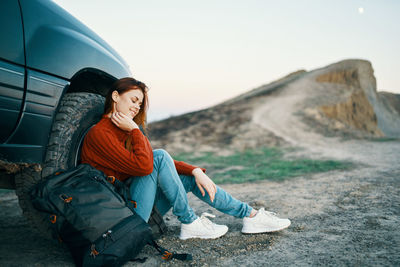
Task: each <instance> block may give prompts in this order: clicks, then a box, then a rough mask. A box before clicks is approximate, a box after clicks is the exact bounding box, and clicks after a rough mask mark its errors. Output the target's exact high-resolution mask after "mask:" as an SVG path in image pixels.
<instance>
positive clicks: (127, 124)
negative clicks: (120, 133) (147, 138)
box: [111, 112, 139, 132]
mask: <svg viewBox="0 0 400 267" xmlns="http://www.w3.org/2000/svg"><path fill="white" fill-rule="evenodd" d="M111 121H112V122H113V123H114V124H115V125H116V126H117V127H118V128H120V129H121V130H124V131H128V132H130V131H132V130H133V129H135V128H138V129H139V126H138V125H137V124H136V122H134V121H133V120H132V119H131V118H129V117H128V116H126V115H125V114H124V113H122V112H114V113H113V114H112V115H111Z"/></svg>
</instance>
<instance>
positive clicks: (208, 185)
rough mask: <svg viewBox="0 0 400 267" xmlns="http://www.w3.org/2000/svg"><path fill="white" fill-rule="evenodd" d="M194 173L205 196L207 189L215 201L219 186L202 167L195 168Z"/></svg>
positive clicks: (211, 198) (212, 200)
mask: <svg viewBox="0 0 400 267" xmlns="http://www.w3.org/2000/svg"><path fill="white" fill-rule="evenodd" d="M192 174H193V176H194V178H195V180H196V184H197V187H198V188H199V190H200V192H201V194H202V195H203V197H204V196H205V194H206V193H205V191H207V193H208V195H209V196H210V200H211V202H214V198H215V193H217V186H216V185H215V183H214V182H213V181H212V180H211V179H210V177H208V176H207V174H205V173H204V172H203V171H202V170H201V169H200V168H196V169H194V170H193V171H192ZM204 190H205V191H204Z"/></svg>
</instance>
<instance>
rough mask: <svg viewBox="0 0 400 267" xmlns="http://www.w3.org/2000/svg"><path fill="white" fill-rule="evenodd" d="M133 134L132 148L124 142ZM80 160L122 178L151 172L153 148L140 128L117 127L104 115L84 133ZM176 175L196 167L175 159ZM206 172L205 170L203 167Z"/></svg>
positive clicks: (187, 172) (190, 172) (186, 172)
mask: <svg viewBox="0 0 400 267" xmlns="http://www.w3.org/2000/svg"><path fill="white" fill-rule="evenodd" d="M129 135H132V148H133V150H132V151H128V150H127V149H126V148H125V145H124V144H125V141H126V139H127V138H128V136H129ZM81 158H82V163H88V164H90V165H92V166H93V167H94V168H96V169H98V170H101V171H103V172H104V173H105V174H106V175H108V176H114V177H115V178H117V179H119V180H121V181H124V180H126V179H127V178H129V177H131V176H144V175H148V174H150V173H152V172H153V149H152V147H151V145H150V142H149V140H148V139H147V137H146V136H144V135H143V134H142V132H141V131H140V130H139V129H133V130H132V131H131V132H126V131H123V130H121V129H120V128H118V127H117V126H116V125H114V124H113V123H112V122H111V119H110V118H108V117H107V116H105V115H104V116H103V118H102V119H101V120H100V121H99V122H98V123H97V124H96V125H95V126H93V127H92V128H91V129H90V130H89V132H88V133H87V135H86V137H85V140H84V142H83V147H82V154H81ZM174 163H175V167H176V170H177V171H178V173H179V174H185V175H192V171H193V170H194V169H195V168H197V166H193V165H190V164H188V163H185V162H183V161H176V160H174ZM202 170H203V171H204V172H205V169H203V168H202Z"/></svg>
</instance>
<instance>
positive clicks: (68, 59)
mask: <svg viewBox="0 0 400 267" xmlns="http://www.w3.org/2000/svg"><path fill="white" fill-rule="evenodd" d="M0 25H1V27H0V39H1V42H0V115H1V116H0V117H1V119H0V163H1V167H2V171H1V173H0V188H8V189H15V190H16V194H17V196H18V199H19V204H20V206H21V208H22V210H23V213H24V215H25V216H27V217H28V219H30V220H31V221H32V222H33V223H34V225H36V226H37V227H38V228H39V230H41V232H43V233H45V232H46V231H47V230H46V229H45V227H44V225H46V224H43V220H46V219H47V218H40V217H38V214H37V213H36V212H35V210H34V209H33V207H32V205H31V203H30V197H29V191H30V190H31V188H32V187H33V186H34V185H35V184H36V183H38V182H39V181H41V180H43V179H45V178H46V177H48V176H50V175H52V174H54V173H55V172H57V171H59V170H66V169H68V168H71V167H74V166H76V165H77V164H79V162H80V148H81V145H82V142H83V139H84V137H85V134H86V133H87V132H88V130H89V129H90V128H91V127H92V126H93V125H94V124H95V123H97V122H98V121H99V119H100V118H101V115H102V113H103V109H104V97H105V95H106V94H107V91H108V89H109V88H110V86H111V84H112V83H113V82H114V81H115V80H116V79H119V78H123V77H131V76H132V73H131V71H130V69H129V66H128V64H127V63H126V62H125V61H124V60H123V58H122V57H121V56H120V55H118V53H117V52H116V51H115V50H114V49H113V48H112V47H111V46H110V45H108V44H107V43H106V42H105V41H104V40H103V39H101V38H100V37H99V36H98V35H97V34H96V33H94V32H93V31H92V30H90V29H89V28H88V27H87V26H85V25H84V24H83V23H81V22H80V21H79V20H78V19H76V18H75V17H73V16H72V15H71V14H69V13H68V12H67V11H65V10H64V9H63V8H62V7H60V6H58V5H57V4H56V3H55V2H53V1H50V0H2V1H0ZM158 220H159V219H158ZM161 221H162V218H161Z"/></svg>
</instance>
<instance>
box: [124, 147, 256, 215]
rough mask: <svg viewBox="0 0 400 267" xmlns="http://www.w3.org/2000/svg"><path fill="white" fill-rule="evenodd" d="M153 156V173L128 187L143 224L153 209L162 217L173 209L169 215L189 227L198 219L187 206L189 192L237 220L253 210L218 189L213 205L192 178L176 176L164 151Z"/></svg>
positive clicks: (139, 177) (133, 179) (135, 180)
mask: <svg viewBox="0 0 400 267" xmlns="http://www.w3.org/2000/svg"><path fill="white" fill-rule="evenodd" d="M153 156H154V168H153V172H152V173H151V174H149V175H146V176H136V177H132V179H131V181H132V182H131V184H130V192H131V195H132V198H133V199H134V200H135V201H136V202H137V207H136V210H135V211H136V213H137V214H139V216H140V217H142V218H143V219H144V220H145V221H146V222H147V221H148V220H149V218H150V214H151V211H152V209H153V206H154V205H156V207H157V209H158V210H159V211H160V213H161V214H162V215H164V214H165V213H167V212H168V210H169V209H170V208H173V209H172V213H173V214H174V215H176V216H177V217H178V219H179V221H181V222H182V223H191V222H193V221H194V220H196V219H197V218H198V217H197V215H196V214H195V213H194V211H193V209H192V208H191V207H190V206H189V203H188V199H187V196H186V193H188V192H192V193H193V194H194V195H195V196H197V197H198V198H199V199H201V200H202V201H204V202H206V203H207V204H209V205H210V206H212V207H214V208H216V209H217V210H219V211H221V212H223V213H226V214H229V215H232V216H235V217H238V218H243V217H245V216H249V215H250V212H251V210H252V208H251V207H250V206H249V205H248V204H247V203H243V202H241V201H239V200H237V199H235V198H233V197H232V196H231V195H230V194H228V193H227V192H225V191H224V190H223V189H222V188H220V187H218V186H217V192H216V193H215V198H214V201H213V202H211V200H210V197H209V195H208V193H207V191H205V192H206V193H205V195H204V197H203V196H202V194H201V192H200V190H199V188H198V187H197V185H196V182H195V178H194V176H188V175H182V174H178V172H177V171H176V168H175V164H174V161H173V159H172V158H171V156H170V155H169V154H168V152H166V151H165V150H163V149H155V150H153Z"/></svg>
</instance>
